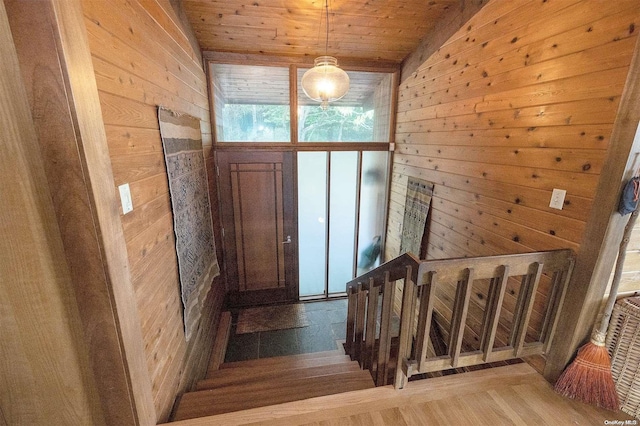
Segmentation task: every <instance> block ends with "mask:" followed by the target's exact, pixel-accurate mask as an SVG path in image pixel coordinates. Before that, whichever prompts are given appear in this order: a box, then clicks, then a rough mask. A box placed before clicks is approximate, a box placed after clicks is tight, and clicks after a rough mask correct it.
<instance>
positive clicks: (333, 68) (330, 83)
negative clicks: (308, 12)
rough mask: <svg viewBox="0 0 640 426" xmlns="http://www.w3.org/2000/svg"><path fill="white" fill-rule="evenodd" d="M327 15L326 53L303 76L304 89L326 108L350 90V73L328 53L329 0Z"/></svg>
mask: <svg viewBox="0 0 640 426" xmlns="http://www.w3.org/2000/svg"><path fill="white" fill-rule="evenodd" d="M325 9H326V16H327V37H326V40H325V48H324V50H325V55H324V56H319V57H317V58H316V59H315V61H314V64H313V68H311V69H310V70H307V72H305V73H304V75H303V76H302V82H301V85H302V90H303V91H304V94H305V95H307V96H308V97H309V98H310V99H312V100H314V101H317V102H320V107H321V108H322V109H323V110H324V109H327V107H328V106H329V102H334V101H337V100H338V99H340V98H342V97H343V96H344V95H346V94H347V92H348V91H349V75H348V74H347V73H346V72H345V71H344V70H343V69H341V68H340V67H338V60H337V59H336V58H334V57H333V56H328V55H327V50H328V48H329V0H325Z"/></svg>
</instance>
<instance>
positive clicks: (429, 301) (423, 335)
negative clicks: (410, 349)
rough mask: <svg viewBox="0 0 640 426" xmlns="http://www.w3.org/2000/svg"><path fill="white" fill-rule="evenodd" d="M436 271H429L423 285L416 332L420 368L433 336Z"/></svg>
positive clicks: (417, 356)
mask: <svg viewBox="0 0 640 426" xmlns="http://www.w3.org/2000/svg"><path fill="white" fill-rule="evenodd" d="M436 274H437V273H436V271H431V272H429V275H428V277H427V283H426V284H425V285H424V286H422V294H421V296H420V314H419V316H418V331H417V333H416V358H418V360H417V361H418V370H420V369H421V368H422V364H423V362H424V361H426V359H427V350H428V349H429V340H430V336H431V321H432V318H433V305H434V303H435V300H436V284H437V275H436Z"/></svg>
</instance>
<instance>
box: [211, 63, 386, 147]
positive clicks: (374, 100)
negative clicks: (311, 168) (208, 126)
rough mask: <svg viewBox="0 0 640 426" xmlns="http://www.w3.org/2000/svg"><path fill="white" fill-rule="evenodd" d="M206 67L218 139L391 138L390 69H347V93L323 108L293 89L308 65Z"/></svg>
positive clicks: (332, 140)
mask: <svg viewBox="0 0 640 426" xmlns="http://www.w3.org/2000/svg"><path fill="white" fill-rule="evenodd" d="M210 67H211V68H210V70H211V79H212V89H213V92H214V93H213V95H214V96H213V99H214V114H215V133H216V141H217V142H238V143H247V142H272V143H297V142H301V143H302V142H321V143H327V142H329V143H339V142H356V143H357V142H365V143H366V142H369V143H371V142H374V143H375V142H378V143H389V142H390V138H391V135H390V119H391V113H390V111H391V101H392V82H393V74H392V73H389V72H370V71H366V72H365V71H349V70H347V73H348V74H349V78H350V81H351V83H350V89H349V92H348V93H347V95H346V96H344V97H343V98H342V99H340V100H339V101H336V102H333V103H331V104H329V108H328V109H326V110H322V109H321V108H320V105H319V103H318V102H315V101H312V100H311V99H309V98H307V97H306V95H305V94H304V92H303V91H302V90H301V89H300V90H297V88H298V87H300V80H301V79H302V75H303V74H304V72H305V71H306V70H307V69H308V68H297V67H294V66H291V67H283V66H263V65H243V64H221V63H211V65H210ZM292 75H295V80H296V81H295V82H292V81H290V80H291V79H292ZM294 83H295V84H294ZM292 99H295V103H296V104H297V110H296V111H293V108H292V106H291V104H292ZM292 116H294V119H293V120H292V118H291V117H292ZM292 121H294V123H292ZM293 124H295V126H294V125H293ZM296 130H297V131H296Z"/></svg>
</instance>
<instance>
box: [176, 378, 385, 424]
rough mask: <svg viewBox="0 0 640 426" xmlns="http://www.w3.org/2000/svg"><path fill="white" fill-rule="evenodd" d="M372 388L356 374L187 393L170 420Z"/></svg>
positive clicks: (367, 380)
mask: <svg viewBox="0 0 640 426" xmlns="http://www.w3.org/2000/svg"><path fill="white" fill-rule="evenodd" d="M372 387H374V385H373V380H372V379H371V376H370V375H369V372H368V371H362V370H358V371H355V372H348V373H338V374H329V375H325V376H317V377H312V378H303V379H289V380H279V381H278V380H276V381H269V382H258V383H250V384H244V385H239V386H227V387H224V388H221V389H209V390H202V391H196V392H189V393H186V394H184V395H183V396H182V399H181V400H180V403H179V405H178V409H177V411H176V415H175V419H174V420H184V419H190V418H196V417H203V416H211V415H215V414H221V413H229V412H233V411H239V410H246V409H250V408H256V407H263V406H267V405H275V404H282V403H286V402H291V401H298V400H302V399H307V398H314V397H319V396H325V395H332V394H336V393H343V392H350V391H355V390H361V389H369V388H372Z"/></svg>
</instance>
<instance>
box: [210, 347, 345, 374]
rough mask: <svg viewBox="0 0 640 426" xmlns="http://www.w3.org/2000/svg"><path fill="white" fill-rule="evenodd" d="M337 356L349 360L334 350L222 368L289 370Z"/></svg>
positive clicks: (278, 357) (254, 361) (266, 359)
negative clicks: (291, 367)
mask: <svg viewBox="0 0 640 426" xmlns="http://www.w3.org/2000/svg"><path fill="white" fill-rule="evenodd" d="M335 356H342V357H346V358H348V357H347V356H346V355H345V354H344V351H340V350H337V349H336V350H334V351H325V352H312V353H306V354H299V355H289V356H276V357H271V358H257V359H250V360H246V361H234V362H225V363H224V364H222V365H221V366H220V369H221V370H226V369H228V368H247V367H264V368H270V369H276V368H281V369H287V368H289V366H290V365H291V364H292V363H296V362H298V361H302V360H310V359H320V358H331V357H335Z"/></svg>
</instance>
